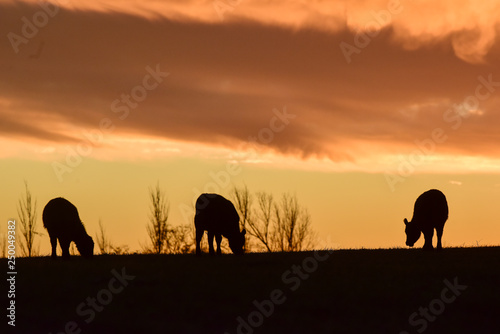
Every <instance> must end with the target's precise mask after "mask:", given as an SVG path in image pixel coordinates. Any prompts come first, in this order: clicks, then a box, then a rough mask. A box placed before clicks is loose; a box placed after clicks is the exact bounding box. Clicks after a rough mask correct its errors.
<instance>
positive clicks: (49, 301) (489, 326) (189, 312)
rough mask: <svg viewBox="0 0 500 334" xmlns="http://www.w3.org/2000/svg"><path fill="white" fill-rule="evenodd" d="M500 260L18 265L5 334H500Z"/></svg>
mask: <svg viewBox="0 0 500 334" xmlns="http://www.w3.org/2000/svg"><path fill="white" fill-rule="evenodd" d="M499 260H500V247H483V248H451V249H445V250H444V251H442V252H424V251H422V250H419V249H412V250H407V249H390V250H337V251H330V252H329V251H318V252H301V253H286V254H284V253H273V254H267V253H266V254H246V255H244V256H241V257H237V256H233V255H224V256H221V257H209V256H208V255H206V256H203V257H201V258H200V257H196V256H194V255H125V256H96V257H95V258H94V259H92V260H84V259H83V258H80V257H73V258H72V259H71V260H70V261H63V260H60V259H58V260H57V261H53V260H51V259H50V258H32V259H27V258H20V259H17V261H16V269H17V277H16V285H15V286H16V297H15V302H16V327H15V328H10V331H12V332H15V333H53V334H55V333H61V332H62V333H221V334H223V333H230V334H234V333H247V334H248V333H500V288H499V283H500V266H499V264H500V261H499ZM1 263H2V267H3V268H6V267H7V263H6V260H4V259H2V260H1ZM4 310H5V308H4ZM4 312H5V311H4ZM5 319H6V318H5V316H4V321H5V322H7V321H6V320H5ZM7 320H8V319H7ZM7 327H11V326H7ZM4 328H5V327H4Z"/></svg>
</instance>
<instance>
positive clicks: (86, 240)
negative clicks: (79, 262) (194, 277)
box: [75, 234, 94, 258]
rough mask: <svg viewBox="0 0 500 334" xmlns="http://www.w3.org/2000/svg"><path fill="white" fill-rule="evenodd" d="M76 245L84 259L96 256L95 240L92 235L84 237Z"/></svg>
mask: <svg viewBox="0 0 500 334" xmlns="http://www.w3.org/2000/svg"><path fill="white" fill-rule="evenodd" d="M75 243H76V248H77V249H78V251H79V252H80V254H81V255H82V256H83V257H87V258H91V257H92V256H93V255H94V240H92V237H91V236H90V235H88V234H87V235H85V236H83V237H82V238H81V239H80V240H78V242H75Z"/></svg>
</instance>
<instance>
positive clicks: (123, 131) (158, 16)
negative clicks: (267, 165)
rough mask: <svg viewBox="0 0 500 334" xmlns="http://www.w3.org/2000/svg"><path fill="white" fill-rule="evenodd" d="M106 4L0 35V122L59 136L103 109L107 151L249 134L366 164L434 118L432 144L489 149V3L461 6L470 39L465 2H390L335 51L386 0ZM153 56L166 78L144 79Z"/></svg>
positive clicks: (492, 69)
mask: <svg viewBox="0 0 500 334" xmlns="http://www.w3.org/2000/svg"><path fill="white" fill-rule="evenodd" d="M113 3H115V5H113V6H115V7H110V5H109V4H110V2H106V1H99V2H85V3H73V2H71V4H68V8H69V9H66V8H65V7H64V6H65V5H63V7H61V8H60V12H58V13H57V15H55V16H54V17H51V18H50V20H49V21H48V22H47V23H46V24H45V25H43V26H40V27H38V32H37V34H36V36H34V37H31V38H29V39H28V42H27V43H21V44H19V45H18V46H19V52H17V53H16V52H15V50H13V47H12V44H11V43H10V42H9V40H8V39H6V38H5V39H3V40H2V41H1V42H0V54H1V55H2V56H1V57H0V66H1V68H2V77H1V78H0V106H1V109H0V128H1V130H2V136H6V137H8V138H29V139H27V140H33V139H32V138H36V139H37V140H40V139H43V140H46V141H48V142H53V143H58V144H65V143H69V144H72V143H75V141H76V142H78V141H79V140H81V138H82V137H83V136H84V133H85V131H90V130H95V129H100V130H102V129H101V128H102V127H103V123H102V122H103V120H106V121H104V125H105V126H104V127H105V128H107V127H111V126H112V128H113V130H112V131H109V133H107V136H106V138H108V139H109V141H107V140H104V141H103V143H102V145H103V146H106V145H109V146H110V147H115V148H116V149H117V150H119V149H120V146H121V145H123V146H122V147H123V149H124V150H125V149H126V148H129V146H126V145H124V144H123V141H122V140H117V139H116V138H118V139H120V138H124V137H126V136H131V137H134V138H141V137H143V138H161V139H164V140H166V141H172V142H188V143H203V144H204V145H207V146H214V147H226V148H230V149H233V150H238V149H240V148H241V146H242V145H243V146H244V144H245V143H248V142H249V138H255V137H257V138H258V136H259V134H261V137H262V138H264V139H261V140H260V142H259V141H258V144H260V149H261V150H262V151H266V152H267V151H268V150H271V151H274V152H276V153H280V154H283V155H291V156H296V157H299V158H301V159H311V158H315V159H318V160H322V159H325V158H327V159H329V160H330V161H332V162H335V163H347V164H351V163H355V162H358V163H360V164H364V166H366V165H368V162H369V161H373V160H374V159H377V158H380V159H381V160H384V161H389V160H390V157H391V156H394V155H397V154H402V153H411V152H412V151H413V150H414V149H415V147H416V142H422V141H425V140H427V139H429V138H432V134H433V131H434V130H435V129H436V128H440V129H442V130H443V133H444V135H446V136H447V139H446V140H445V141H443V142H440V143H439V145H436V149H435V151H433V152H432V154H433V155H440V156H447V155H448V156H456V155H464V156H473V155H480V156H489V157H495V156H496V155H497V154H498V153H499V152H498V151H499V150H498V148H497V143H498V140H499V139H500V138H499V134H498V131H497V128H496V125H495V124H498V122H499V121H500V114H499V113H498V110H500V109H499V106H500V98H499V97H498V96H499V95H498V89H499V88H500V87H499V82H500V71H499V70H500V68H499V66H498V62H496V63H488V62H486V63H482V64H480V63H477V62H476V60H479V59H482V58H483V57H486V59H490V58H491V59H493V57H494V56H497V55H498V54H500V53H499V52H498V45H499V43H498V42H497V37H496V30H495V29H496V28H494V27H495V24H496V23H494V22H496V21H495V20H496V18H493V17H492V16H491V15H490V11H492V8H496V7H494V4H490V7H481V8H483V9H482V10H477V9H475V10H474V11H473V13H475V14H474V15H476V16H475V17H476V18H477V20H478V22H479V21H480V23H477V24H476V25H475V26H477V27H479V28H478V29H479V30H478V31H480V33H479V35H477V36H479V37H478V38H479V39H474V38H472V37H471V38H470V41H469V39H467V38H465V37H463V36H467V34H468V33H469V32H466V31H472V30H470V29H469V30H467V29H468V28H467V27H468V26H467V25H466V24H465V22H464V19H463V18H464V15H465V14H464V13H465V9H464V10H462V9H453V8H451V2H450V3H448V2H439V3H437V4H434V3H431V2H429V3H428V7H425V6H424V5H422V6H420V7H416V5H415V4H414V3H413V2H412V3H410V2H408V3H406V2H401V6H402V9H401V8H399V7H397V8H399V9H398V10H396V11H394V10H393V12H395V13H396V12H397V14H394V15H393V17H392V18H391V23H389V24H386V25H380V27H381V28H382V29H381V30H380V31H378V32H377V34H376V35H374V36H373V37H372V38H371V39H370V43H369V44H368V45H367V46H365V47H364V48H360V52H359V53H354V54H353V55H352V62H351V63H350V64H347V62H346V59H345V55H344V54H343V53H342V51H341V49H340V47H339V45H341V43H342V42H346V43H351V44H353V45H354V43H355V42H354V41H355V38H356V36H357V35H359V31H358V28H360V27H361V28H363V24H364V23H366V22H368V20H370V19H371V18H373V12H376V13H380V11H381V10H389V9H388V8H389V7H387V2H383V1H379V2H370V1H367V2H360V3H356V6H352V5H350V6H351V7H349V6H347V5H345V4H344V3H341V5H338V7H335V8H332V7H329V6H328V5H326V4H325V3H324V2H307V4H309V5H307V6H306V5H305V2H295V3H292V4H291V5H286V6H285V5H282V8H280V10H277V9H273V10H268V12H266V13H265V15H263V16H260V15H258V14H259V13H261V14H262V13H264V9H265V8H268V9H269V7H264V6H263V5H262V4H261V3H260V2H249V3H246V2H241V4H240V5H239V6H238V7H237V8H236V7H235V8H233V10H232V11H230V12H226V14H225V15H226V16H225V17H224V20H222V21H221V20H220V18H219V17H218V16H217V13H216V12H215V13H214V12H213V10H214V8H213V6H212V3H211V2H203V3H204V5H200V6H196V5H195V4H197V2H194V1H193V2H188V4H191V5H193V9H192V10H191V11H190V10H188V7H187V5H183V2H180V1H179V2H169V3H168V4H167V3H163V2H162V3H160V4H159V3H158V2H148V1H144V2H141V3H140V5H134V6H132V5H131V3H129V2H127V1H123V2H120V7H121V8H116V2H113ZM426 4H427V3H426ZM155 6H161V7H155ZM464 6H465V7H464V8H470V6H468V5H466V4H465V3H464ZM0 7H1V10H2V12H3V13H6V15H5V19H4V20H2V22H0V28H1V30H2V31H6V32H14V33H16V34H22V27H23V22H24V21H22V20H21V18H22V17H27V18H32V17H33V15H34V13H37V12H38V11H40V6H39V5H38V4H27V3H24V4H22V5H12V4H11V3H10V2H9V3H6V2H5V1H2V2H0ZM457 7H458V6H457ZM272 8H274V7H272ZM272 8H271V9H272ZM276 8H277V7H276ZM391 8H392V7H391ZM147 13H155V14H154V15H153V14H147ZM278 13H279V14H278ZM285 14H286V15H285ZM481 15H484V21H483V20H480V17H481ZM422 17H426V18H428V19H429V23H428V24H427V25H425V24H423V23H421V22H422V21H425V20H423V19H422ZM418 18H420V20H417V19H418ZM481 18H482V17H481ZM316 19H318V20H316ZM417 21H418V22H417ZM411 22H414V23H413V24H410V23H411ZM488 22H489V23H490V24H488V25H486V23H488ZM472 26H473V25H471V26H470V27H472ZM483 26H484V29H486V27H490V28H489V29H490V30H487V29H486V30H485V31H486V32H488V31H489V34H490V35H488V34H483V33H482V31H483V30H481V29H483V28H482V27H483ZM82 27H85V29H83V28H82ZM443 27H446V29H445V28H443ZM471 29H472V28H471ZM441 30H442V31H441ZM367 31H368V32H370V33H372V34H374V31H373V30H367ZM464 31H465V32H464ZM481 36H487V37H481ZM461 38H462V39H461ZM464 38H465V39H464ZM476 40H478V41H481V42H480V43H479V42H478V43H479V44H478V45H477V49H476V48H474V47H471V48H470V50H469V49H468V48H466V47H463V49H464V50H462V51H460V50H461V49H460V45H466V44H467V43H473V44H474V43H475V42H473V41H476ZM457 41H458V42H457ZM471 41H472V42H471ZM491 41H493V42H491ZM457 43H458V44H457ZM460 43H462V44H460ZM474 45H475V44H474ZM467 50H469V51H468V52H469V54H468V55H466V54H465V52H466V51H467ZM474 50H476V51H477V52H476V51H474ZM479 50H483V51H484V52H483V51H482V52H483V53H481V52H479ZM486 50H489V52H488V51H486ZM455 52H457V54H458V55H459V57H458V58H457V57H456V56H455V54H454V53H455ZM485 52H486V53H485ZM475 57H476V58H475ZM477 57H479V58H477ZM464 59H465V60H467V61H464ZM157 66H159V71H161V72H165V73H167V72H168V73H169V76H168V77H163V78H162V79H163V80H162V82H161V83H159V85H157V86H155V88H154V89H147V88H144V87H146V86H145V85H147V86H148V87H152V83H153V81H149V79H148V80H145V77H146V76H147V75H148V73H149V75H151V73H150V71H148V67H149V68H156V67H157ZM485 82H486V83H485ZM481 85H482V88H478V87H479V86H481ZM141 87H142V89H141ZM478 94H479V95H478ZM486 95H487V97H486ZM127 96H128V97H127ZM479 97H481V98H479ZM483 97H485V98H483ZM117 100H118V101H119V104H115V105H114V107H113V103H114V101H117ZM285 106H286V108H287V111H288V113H290V114H293V115H295V116H296V117H295V118H293V119H290V122H289V124H286V127H285V128H283V130H280V131H273V129H272V127H273V126H274V127H275V129H282V128H281V124H277V123H271V122H272V119H273V118H274V117H276V114H275V113H274V110H275V109H277V110H282V109H283V108H284V107H285ZM119 108H120V109H119ZM123 108H125V109H126V110H127V111H125V109H123ZM107 120H109V121H107ZM266 129H267V130H266ZM269 131H271V132H269ZM266 136H267V137H266ZM269 136H272V140H267V139H266V138H269ZM112 139H113V140H112ZM37 143H38V141H37ZM417 148H418V147H417ZM152 149H153V150H154V149H155V148H152ZM387 157H389V158H387ZM386 158H387V160H386Z"/></svg>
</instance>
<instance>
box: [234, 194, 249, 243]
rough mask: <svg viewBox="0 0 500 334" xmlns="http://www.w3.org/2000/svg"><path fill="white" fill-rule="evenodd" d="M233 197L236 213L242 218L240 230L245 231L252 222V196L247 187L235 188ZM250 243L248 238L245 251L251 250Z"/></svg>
mask: <svg viewBox="0 0 500 334" xmlns="http://www.w3.org/2000/svg"><path fill="white" fill-rule="evenodd" d="M232 197H233V203H234V206H235V208H236V211H238V214H239V216H240V229H241V230H245V229H246V227H247V225H249V224H250V222H251V220H252V217H251V214H252V208H251V207H252V196H251V195H250V192H249V191H248V188H247V186H246V185H245V186H243V187H241V188H236V187H235V188H233V192H232ZM249 242H250V240H249V239H248V238H246V239H245V244H244V245H243V249H244V251H247V250H248V249H249Z"/></svg>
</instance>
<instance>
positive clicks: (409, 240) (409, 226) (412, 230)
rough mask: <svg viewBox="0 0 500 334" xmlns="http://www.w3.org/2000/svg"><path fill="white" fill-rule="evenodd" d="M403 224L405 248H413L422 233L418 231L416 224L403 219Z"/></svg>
mask: <svg viewBox="0 0 500 334" xmlns="http://www.w3.org/2000/svg"><path fill="white" fill-rule="evenodd" d="M404 223H405V225H406V228H405V233H406V246H410V247H413V245H414V244H415V242H417V240H418V238H420V234H422V232H421V231H420V228H419V227H418V226H417V224H415V223H412V222H408V220H406V218H405V219H404Z"/></svg>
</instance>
